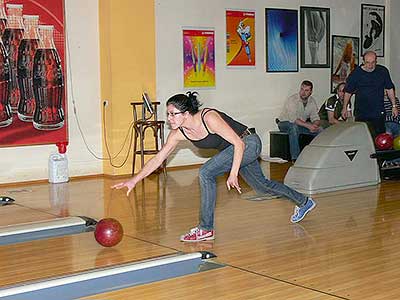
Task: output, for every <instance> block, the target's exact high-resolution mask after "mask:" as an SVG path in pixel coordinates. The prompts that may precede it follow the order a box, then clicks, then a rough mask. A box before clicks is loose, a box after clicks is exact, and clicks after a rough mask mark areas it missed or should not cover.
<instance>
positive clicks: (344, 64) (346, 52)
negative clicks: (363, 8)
mask: <svg viewBox="0 0 400 300" xmlns="http://www.w3.org/2000/svg"><path fill="white" fill-rule="evenodd" d="M359 41H360V39H359V38H358V37H352V36H344V35H332V64H331V92H332V93H333V92H334V90H335V88H336V86H337V85H338V84H339V83H341V82H346V79H347V77H348V76H349V75H350V73H351V72H352V71H353V70H354V69H355V68H356V66H357V65H358V57H359V49H360V47H359V44H360V43H359Z"/></svg>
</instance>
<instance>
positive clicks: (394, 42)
mask: <svg viewBox="0 0 400 300" xmlns="http://www.w3.org/2000/svg"><path fill="white" fill-rule="evenodd" d="M387 2H388V4H387V6H386V9H387V13H386V16H387V17H388V19H389V20H388V21H386V24H387V25H388V26H386V28H390V31H389V35H386V37H388V38H387V40H388V41H389V43H390V52H389V53H390V66H389V67H390V71H391V76H392V80H393V83H394V85H395V86H396V94H397V96H399V91H400V71H399V70H400V39H399V32H400V23H399V12H400V1H398V0H387Z"/></svg>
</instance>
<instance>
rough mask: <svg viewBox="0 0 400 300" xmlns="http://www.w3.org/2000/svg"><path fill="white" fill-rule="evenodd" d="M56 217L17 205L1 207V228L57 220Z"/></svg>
mask: <svg viewBox="0 0 400 300" xmlns="http://www.w3.org/2000/svg"><path fill="white" fill-rule="evenodd" d="M55 218H56V216H54V215H51V214H49V213H46V212H41V211H38V210H34V209H30V208H27V207H22V206H19V205H16V204H12V205H6V206H1V207H0V227H1V226H8V225H14V224H21V223H28V222H35V221H43V220H51V219H55Z"/></svg>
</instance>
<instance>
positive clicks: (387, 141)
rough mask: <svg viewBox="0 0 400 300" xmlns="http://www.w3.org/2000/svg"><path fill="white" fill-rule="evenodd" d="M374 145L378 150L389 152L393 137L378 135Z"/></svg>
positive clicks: (385, 134) (384, 134) (386, 134)
mask: <svg viewBox="0 0 400 300" xmlns="http://www.w3.org/2000/svg"><path fill="white" fill-rule="evenodd" d="M375 145H376V147H377V148H378V149H379V150H389V149H391V148H392V146H393V136H392V135H391V134H389V133H381V134H378V135H377V136H376V138H375Z"/></svg>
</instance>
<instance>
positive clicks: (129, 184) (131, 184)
mask: <svg viewBox="0 0 400 300" xmlns="http://www.w3.org/2000/svg"><path fill="white" fill-rule="evenodd" d="M135 185H136V182H135V181H134V180H133V179H131V180H128V181H124V182H120V183H117V184H114V185H113V186H112V187H111V188H112V189H117V190H119V189H122V188H124V187H127V188H128V191H127V192H126V195H127V196H129V193H130V192H131V191H132V189H133V188H134V187H135Z"/></svg>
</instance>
